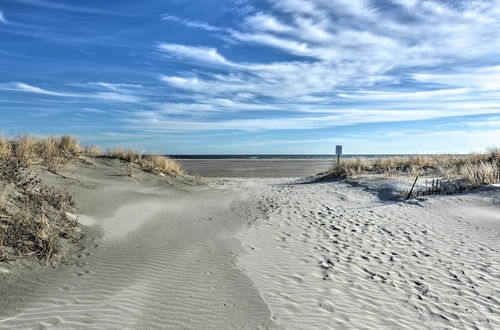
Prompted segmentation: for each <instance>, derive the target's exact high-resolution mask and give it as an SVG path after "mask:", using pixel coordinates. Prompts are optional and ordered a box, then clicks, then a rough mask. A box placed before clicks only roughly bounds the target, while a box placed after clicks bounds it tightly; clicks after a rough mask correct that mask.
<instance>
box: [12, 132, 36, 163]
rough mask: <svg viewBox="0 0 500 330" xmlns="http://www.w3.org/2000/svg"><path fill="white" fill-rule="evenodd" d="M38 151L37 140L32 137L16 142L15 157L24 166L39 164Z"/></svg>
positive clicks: (24, 137)
mask: <svg viewBox="0 0 500 330" xmlns="http://www.w3.org/2000/svg"><path fill="white" fill-rule="evenodd" d="M37 149H38V148H37V140H36V138H34V137H33V136H31V135H25V136H22V137H21V138H20V139H19V140H17V141H14V155H15V157H16V158H17V159H18V160H19V161H20V162H21V163H22V164H25V165H33V164H36V163H37V162H39V157H38V153H37Z"/></svg>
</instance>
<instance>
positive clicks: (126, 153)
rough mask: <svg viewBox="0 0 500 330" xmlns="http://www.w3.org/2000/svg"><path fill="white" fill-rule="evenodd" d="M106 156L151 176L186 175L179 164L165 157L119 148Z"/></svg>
mask: <svg viewBox="0 0 500 330" xmlns="http://www.w3.org/2000/svg"><path fill="white" fill-rule="evenodd" d="M106 155H107V156H108V157H112V158H118V159H121V160H124V161H126V162H128V163H131V164H137V165H138V166H139V167H140V168H142V169H143V170H145V171H147V172H150V173H153V174H166V175H186V173H185V172H184V171H183V170H182V167H181V166H180V165H179V163H177V162H176V161H175V160H173V159H170V158H168V157H165V156H159V155H143V154H142V153H140V152H138V151H136V150H133V149H127V150H123V149H121V148H115V149H112V150H110V151H108V153H107V154H106ZM126 172H127V173H130V172H131V171H130V169H127V170H126Z"/></svg>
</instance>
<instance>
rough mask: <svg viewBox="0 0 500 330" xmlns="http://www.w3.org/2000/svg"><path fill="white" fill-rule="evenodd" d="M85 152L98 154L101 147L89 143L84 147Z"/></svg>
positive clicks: (100, 152) (92, 154)
mask: <svg viewBox="0 0 500 330" xmlns="http://www.w3.org/2000/svg"><path fill="white" fill-rule="evenodd" d="M85 153H86V154H88V155H91V156H99V155H100V154H102V151H101V148H99V147H97V146H94V145H90V146H88V147H87V148H85Z"/></svg>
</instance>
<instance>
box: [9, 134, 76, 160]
mask: <svg viewBox="0 0 500 330" xmlns="http://www.w3.org/2000/svg"><path fill="white" fill-rule="evenodd" d="M83 151H84V150H83V148H82V147H81V146H80V143H79V142H78V140H77V139H76V138H74V137H72V136H69V135H64V136H61V137H55V136H48V137H43V138H36V137H34V136H31V135H25V136H22V137H20V138H18V139H8V138H6V137H0V160H7V159H9V158H11V157H13V158H16V159H17V160H18V161H19V162H21V163H22V164H24V165H28V166H29V165H34V164H42V163H47V162H49V161H50V160H52V159H53V158H56V157H60V158H72V157H77V156H80V155H81V154H82V153H83Z"/></svg>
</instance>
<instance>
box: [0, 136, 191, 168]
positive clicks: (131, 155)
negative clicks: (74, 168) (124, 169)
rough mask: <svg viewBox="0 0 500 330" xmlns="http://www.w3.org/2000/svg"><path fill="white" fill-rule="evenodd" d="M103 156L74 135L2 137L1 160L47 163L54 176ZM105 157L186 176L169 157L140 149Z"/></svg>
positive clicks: (114, 153)
mask: <svg viewBox="0 0 500 330" xmlns="http://www.w3.org/2000/svg"><path fill="white" fill-rule="evenodd" d="M101 154H102V152H101V149H100V148H99V147H97V146H93V145H91V146H88V147H86V148H83V147H82V146H81V145H80V143H79V141H78V139H76V138H75V137H73V136H70V135H63V136H61V137H57V136H48V137H43V138H37V137H34V136H31V135H25V136H22V137H20V138H18V139H8V138H6V137H3V136H0V160H7V159H9V158H15V159H17V160H18V161H19V162H20V163H22V164H23V165H26V166H30V165H35V164H43V165H45V166H46V167H47V168H48V169H49V171H51V172H53V173H58V171H59V169H60V168H61V167H62V166H63V165H64V162H65V161H66V160H68V159H71V158H77V157H81V156H83V155H88V156H92V157H95V156H98V155H101ZM105 156H107V157H111V158H118V159H121V160H124V161H126V162H128V163H132V164H137V165H138V166H139V167H140V168H142V169H143V170H145V171H148V172H151V173H154V174H164V175H186V173H185V172H184V171H183V170H182V168H181V166H180V165H179V164H178V163H177V162H176V161H174V160H172V159H170V158H168V157H165V156H160V155H143V154H142V153H141V152H139V151H137V150H134V149H122V148H119V147H117V148H114V149H111V150H109V151H108V152H107V153H106V154H105Z"/></svg>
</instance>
